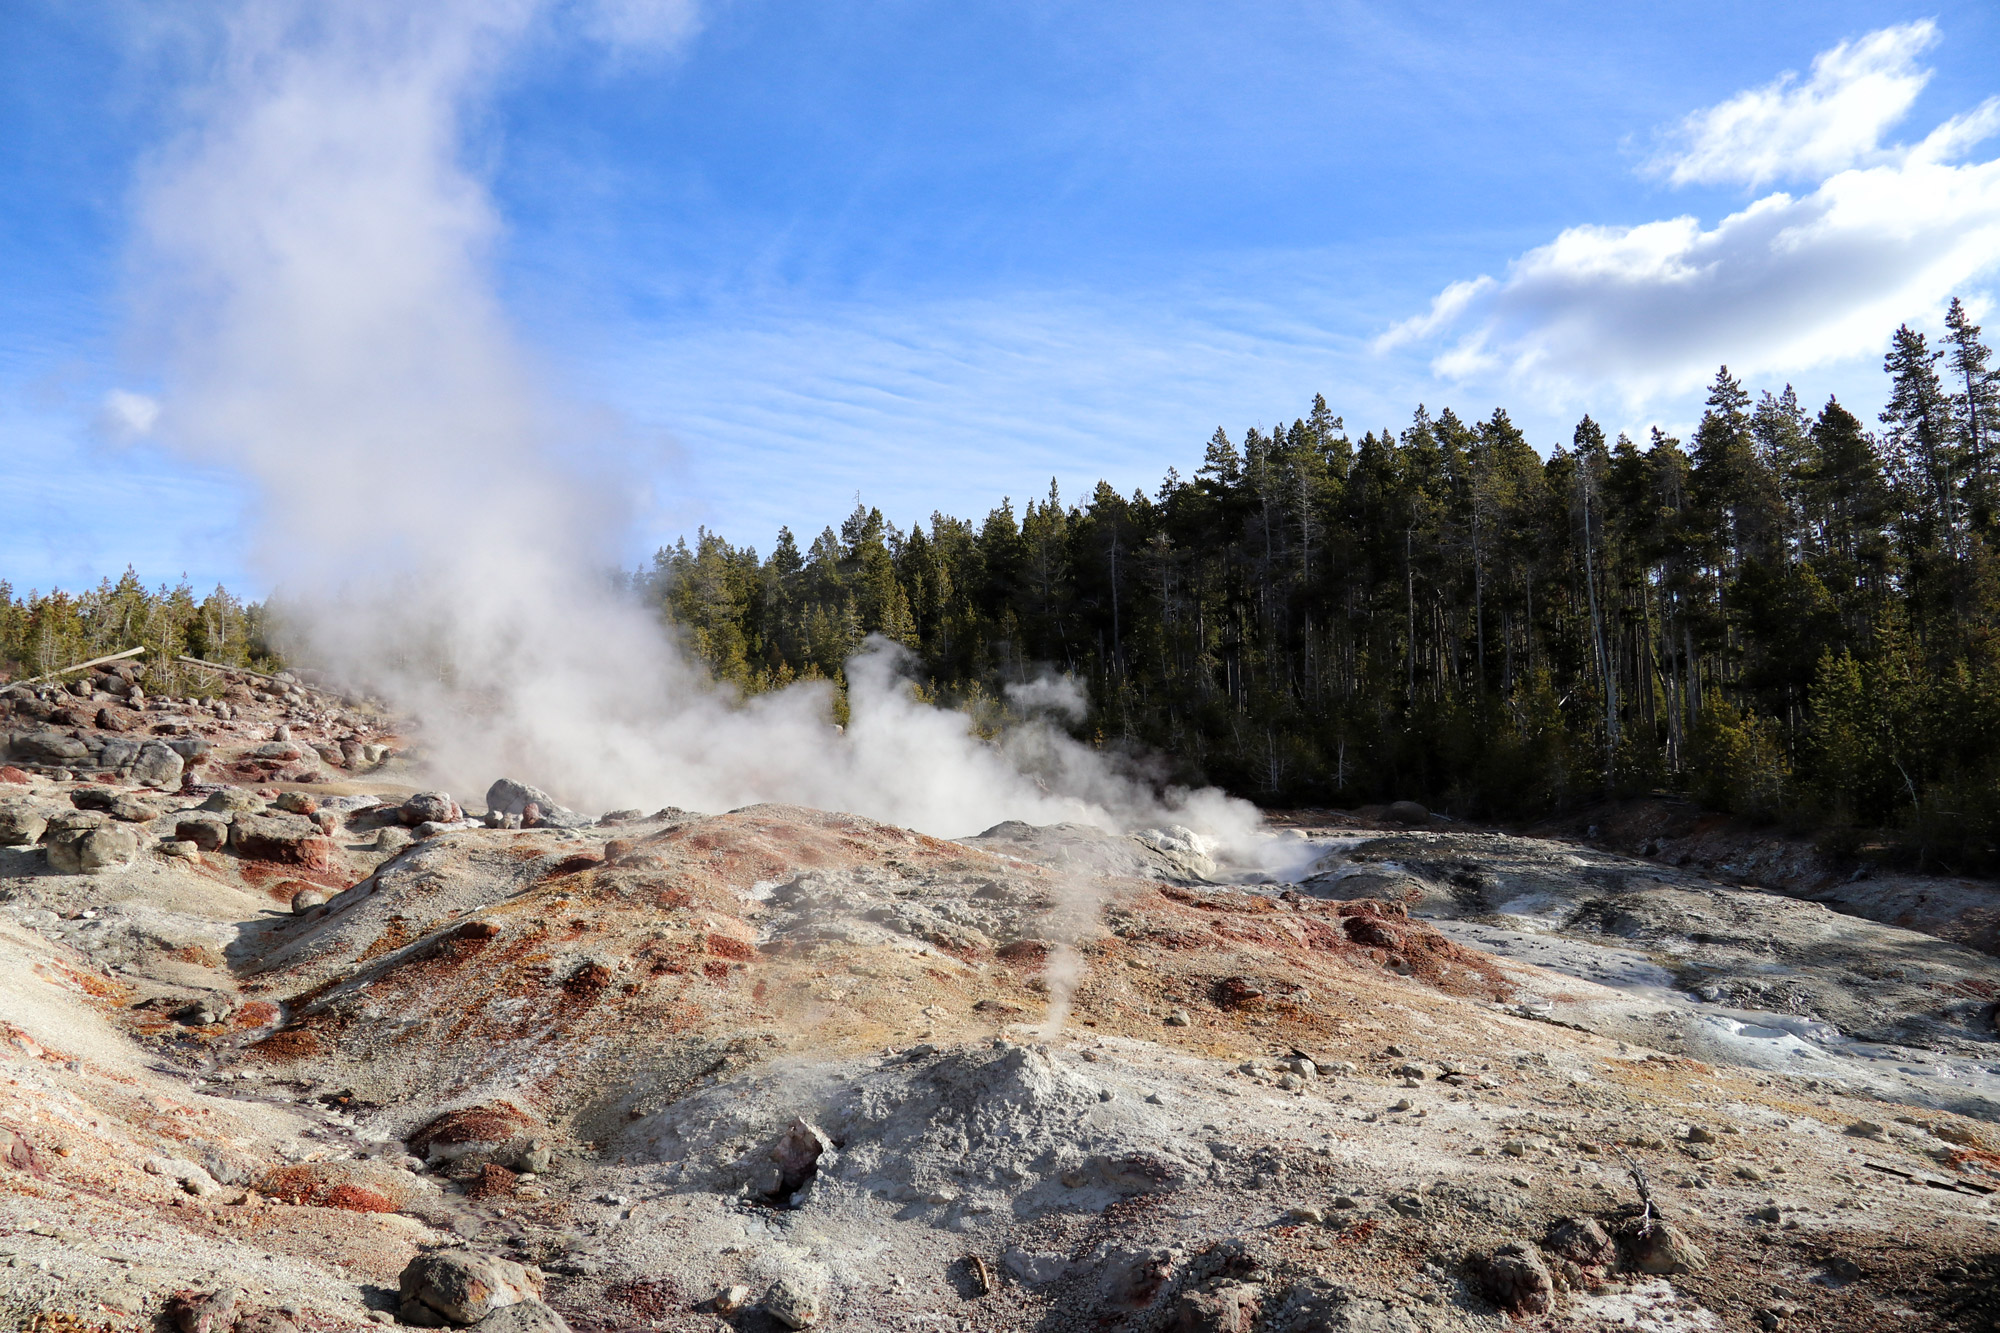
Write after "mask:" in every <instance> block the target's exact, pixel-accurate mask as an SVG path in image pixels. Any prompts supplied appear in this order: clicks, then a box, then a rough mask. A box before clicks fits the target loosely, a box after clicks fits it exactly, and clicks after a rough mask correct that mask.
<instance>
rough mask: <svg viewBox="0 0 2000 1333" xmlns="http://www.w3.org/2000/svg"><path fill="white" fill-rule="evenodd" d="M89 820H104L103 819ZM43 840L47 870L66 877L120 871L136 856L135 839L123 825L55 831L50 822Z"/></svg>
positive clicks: (56, 828) (97, 816)
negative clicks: (47, 856) (46, 847)
mask: <svg viewBox="0 0 2000 1333" xmlns="http://www.w3.org/2000/svg"><path fill="white" fill-rule="evenodd" d="M78 813H82V812H78ZM92 817H93V818H95V819H100V820H101V819H103V816H102V815H93V816H92ZM42 840H43V842H44V843H46V844H47V846H48V850H49V866H50V868H51V869H54V870H60V871H62V872H63V873H65V874H69V875H91V874H96V873H97V872H98V871H100V870H115V869H119V868H122V867H124V866H126V865H128V864H130V863H131V860H132V858H133V857H134V856H137V855H138V854H139V837H138V835H137V834H136V833H134V832H133V831H132V830H131V829H130V828H129V827H127V826H126V825H123V824H112V823H108V822H106V823H94V824H84V825H81V826H77V825H69V826H66V827H62V828H58V827H57V826H56V825H55V823H54V822H53V821H51V823H50V826H49V828H48V829H47V830H46V831H45V832H44V833H43V835H42Z"/></svg>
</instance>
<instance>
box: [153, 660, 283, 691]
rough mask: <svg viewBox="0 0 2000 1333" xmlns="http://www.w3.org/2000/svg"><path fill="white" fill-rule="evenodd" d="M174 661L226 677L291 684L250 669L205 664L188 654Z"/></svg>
mask: <svg viewBox="0 0 2000 1333" xmlns="http://www.w3.org/2000/svg"><path fill="white" fill-rule="evenodd" d="M174 660H175V661H176V662H186V663H187V664H188V665H189V666H198V667H207V668H208V669H209V670H210V671H220V672H223V673H224V674H226V675H236V676H255V677H256V678H257V679H258V680H268V681H274V682H276V683H278V684H281V685H282V684H287V683H289V682H285V681H280V680H278V678H277V677H276V676H273V675H269V674H267V673H266V672H262V671H252V670H251V669H250V668H249V667H240V666H224V665H223V664H222V663H220V662H205V661H203V660H202V659H201V658H199V657H189V656H188V655H187V654H186V653H182V654H181V655H180V656H178V657H176V658H175V659H174Z"/></svg>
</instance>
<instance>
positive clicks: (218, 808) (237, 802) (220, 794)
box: [201, 787, 264, 815]
mask: <svg viewBox="0 0 2000 1333" xmlns="http://www.w3.org/2000/svg"><path fill="white" fill-rule="evenodd" d="M263 808H264V802H263V801H262V800H260V799H259V798H258V797H257V794H256V793H255V792H248V791H245V790H243V788H241V787H224V788H222V790H220V791H214V792H210V793H209V794H208V799H207V800H205V801H203V802H202V803H201V809H203V810H207V811H211V812H213V813H215V814H222V815H244V814H255V813H256V812H257V811H259V810H262V809H263Z"/></svg>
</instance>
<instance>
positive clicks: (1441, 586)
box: [634, 301, 2000, 869]
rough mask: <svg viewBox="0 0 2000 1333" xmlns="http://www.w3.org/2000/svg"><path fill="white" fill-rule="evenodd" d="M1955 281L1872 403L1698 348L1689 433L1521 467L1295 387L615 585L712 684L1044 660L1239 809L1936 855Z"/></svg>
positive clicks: (1959, 398) (1963, 850) (1986, 623)
mask: <svg viewBox="0 0 2000 1333" xmlns="http://www.w3.org/2000/svg"><path fill="white" fill-rule="evenodd" d="M1989 361H1990V351H1989V349H1988V348H1987V347H1986V346H1985V345H1984V344H1983V343H1982V342H1981V340H1980V329H1979V327H1978V326H1976V325H1974V324H1973V323H1972V322H1971V319H1970V317H1969V316H1968V314H1967V312H1966V310H1965V308H1964V306H1963V305H1962V304H1961V303H1960V302H1958V301H1954V302H1953V303H1952V305H1951V308H1950V312H1949V314H1948V316H1947V320H1946V328H1945V335H1944V337H1943V338H1941V339H1940V340H1939V342H1938V345H1936V346H1933V345H1931V343H1930V342H1929V341H1928V340H1927V339H1926V337H1925V336H1924V335H1923V334H1922V333H1919V332H1916V331H1914V330H1912V329H1910V328H1909V327H1907V326H1905V327H1902V328H1899V329H1897V330H1896V332H1895V333H1894V335H1893V336H1892V338H1891V340H1890V348H1889V351H1888V354H1887V356H1886V358H1885V362H1884V370H1885V373H1886V374H1887V376H1888V382H1889V395H1888V402H1887V406H1886V407H1885V408H1884V409H1883V410H1882V411H1881V413H1880V414H1879V416H1878V419H1877V420H1876V421H1875V422H1874V423H1872V425H1871V423H1868V422H1864V421H1863V420H1861V419H1860V418H1859V417H1857V416H1856V415H1855V414H1854V413H1853V412H1851V411H1849V410H1848V409H1847V408H1846V407H1844V406H1842V405H1841V404H1840V403H1839V402H1838V401H1835V400H1833V399H1829V400H1828V401H1827V402H1826V403H1825V404H1824V405H1822V406H1819V407H1818V408H1817V410H1813V409H1811V408H1809V407H1808V406H1807V405H1805V404H1802V403H1801V402H1800V401H1799V400H1798V398H1797V396H1796V395H1795V394H1794V392H1793V391H1792V389H1791V388H1790V386H1786V387H1784V388H1783V389H1782V390H1781V391H1779V392H1775V393H1774V392H1771V391H1769V390H1768V389H1767V390H1764V391H1762V392H1760V393H1756V394H1753V393H1752V392H1751V391H1750V390H1749V389H1747V388H1746V387H1745V386H1744V385H1743V384H1742V383H1741V382H1740V381H1739V380H1738V379H1737V378H1736V377H1735V376H1733V375H1731V374H1730V373H1729V370H1728V368H1727V367H1724V368H1723V369H1721V370H1720V371H1719V372H1718V373H1717V375H1716V377H1715V380H1714V383H1713V384H1712V386H1711V387H1710V390H1709V393H1708V397H1707V403H1706V408H1705V410H1704V412H1703V414H1702V416H1701V419H1700V422H1699V424H1698V425H1697V426H1696V428H1695V430H1694V432H1693V435H1692V438H1691V439H1688V440H1685V441H1684V440H1681V439H1677V438H1675V437H1673V436H1671V435H1669V434H1667V433H1665V432H1664V431H1662V430H1660V429H1659V428H1657V427H1655V428H1654V429H1653V430H1652V431H1651V432H1650V434H1649V437H1648V438H1647V439H1645V440H1644V441H1635V440H1633V439H1630V438H1628V437H1627V436H1625V435H1622V434H1621V435H1619V436H1618V437H1617V438H1616V439H1607V438H1606V435H1605V432H1604V430H1603V429H1602V428H1601V427H1600V426H1599V425H1598V423H1597V422H1596V421H1594V420H1593V419H1592V418H1591V417H1589V416H1585V417H1584V418H1583V419H1582V420H1581V421H1579V422H1578V423H1577V425H1576V428H1575V430H1574V432H1573V434H1572V436H1571V438H1570V439H1569V440H1568V441H1567V442H1564V443H1560V444H1556V445H1554V446H1553V447H1551V448H1549V449H1548V451H1547V455H1546V456H1543V455H1542V454H1541V453H1538V452H1537V450H1536V449H1535V448H1534V447H1533V446H1532V445H1531V444H1530V442H1529V441H1528V439H1527V438H1526V437H1525V436H1524V434H1523V433H1522V431H1521V430H1520V429H1519V428H1518V427H1517V426H1516V425H1515V424H1514V423H1513V421H1512V420H1511V419H1510V418H1509V417H1508V415H1507V413H1506V412H1505V411H1504V410H1496V411H1494V412H1493V414H1492V415H1491V416H1490V417H1487V418H1485V419H1484V420H1478V421H1468V420H1464V419H1462V418H1460V417H1458V416H1457V415H1456V414H1454V413H1453V412H1452V411H1450V410H1448V409H1447V410H1444V411H1440V412H1438V413H1437V414H1436V415H1432V414H1431V413H1430V412H1428V411H1427V410H1425V409H1424V408H1422V407H1419V408H1418V409H1417V410H1416V412H1415V414H1414V416H1413V417H1412V419H1411V420H1410V422H1409V424H1408V425H1407V426H1405V427H1404V428H1402V429H1401V430H1371V431H1368V432H1366V433H1364V434H1362V435H1361V437H1360V438H1359V439H1358V440H1357V439H1355V438H1354V437H1353V435H1352V434H1351V433H1350V432H1349V431H1348V430H1347V428H1346V426H1345V423H1344V422H1343V420H1342V419H1341V418H1340V417H1338V416H1336V415H1334V414H1333V413H1332V411H1331V410H1330V409H1329V408H1328V406H1327V403H1326V401H1325V399H1324V397H1315V398H1314V399H1313V402H1312V406H1311V408H1310V409H1309V410H1308V411H1307V412H1306V413H1305V414H1304V415H1302V416H1299V417H1297V418H1296V419H1294V420H1293V421H1292V423H1291V424H1290V425H1289V426H1285V425H1280V426H1278V427H1276V428H1274V429H1272V430H1270V431H1269V432H1268V433H1267V432H1266V431H1264V430H1262V429H1259V428H1252V429H1250V430H1248V431H1246V432H1244V434H1243V435H1242V437H1241V438H1240V439H1239V438H1232V437H1231V436H1230V435H1229V434H1228V433H1227V432H1226V431H1224V430H1222V429H1219V428H1218V429H1217V430H1216V432H1215V434H1214V435H1213V436H1212V437H1211V438H1210V439H1209V441H1208V444H1207V448H1206V450H1205V452H1204V454H1203V457H1202V460H1201V462H1200V464H1199V465H1198V466H1197V467H1196V468H1195V471H1194V474H1193V476H1191V477H1186V478H1184V477H1182V476H1181V475H1180V474H1179V472H1178V471H1177V470H1175V469H1173V468H1169V469H1168V470H1167V474H1166V477H1165V479H1164V480H1163V481H1162V482H1161V484H1160V486H1159V487H1158V489H1157V490H1156V491H1154V492H1153V493H1151V494H1147V493H1145V492H1144V491H1134V492H1133V493H1132V494H1131V495H1129V496H1128V495H1120V494H1119V493H1118V492H1117V491H1116V490H1115V489H1113V488H1112V487H1111V486H1109V485H1108V484H1105V483H1103V482H1100V483H1099V484H1098V486H1097V488H1096V490H1095V491H1094V492H1093V493H1092V494H1091V496H1090V497H1089V499H1088V500H1087V501H1085V502H1083V503H1068V502H1065V501H1064V499H1063V498H1062V497H1061V496H1060V495H1059V494H1058V493H1057V490H1056V487H1055V485H1054V484H1053V483H1051V485H1050V488H1049V492H1048V495H1047V496H1046V497H1045V498H1041V499H1034V500H1030V501H1028V502H1027V503H1026V504H1025V505H1024V506H1023V507H1022V508H1021V510H1020V511H1019V512H1018V513H1017V512H1016V510H1015V508H1014V506H1013V504H1012V503H1011V501H1008V500H1003V501H1002V502H1001V504H1000V505H999V506H998V507H997V508H995V509H993V510H992V511H991V512H990V513H988V514H987V515H986V516H985V518H984V519H983V520H981V521H979V522H977V523H974V522H972V521H969V520H966V519H961V518H954V517H951V516H949V515H946V514H942V513H935V514H933V515H932V516H931V519H930V522H929V524H928V526H926V525H924V524H921V523H919V524H915V525H912V527H911V528H910V529H909V530H908V531H904V530H901V529H899V528H898V527H896V526H895V525H894V524H892V523H890V522H889V521H887V520H886V519H885V518H884V517H883V515H882V514H881V513H880V511H879V510H876V509H872V508H869V507H866V506H864V505H859V504H857V507H856V508H855V510H854V512H853V513H852V514H851V515H850V516H849V517H848V518H847V520H846V521H845V522H844V523H842V524H841V526H840V528H839V530H838V531H835V530H834V529H832V528H831V527H829V528H828V529H826V530H825V531H823V532H821V533H820V535H819V536H818V537H816V538H814V539H813V540H812V541H811V542H810V544H808V545H806V546H804V547H803V548H802V547H801V546H800V544H799V543H798V541H797V539H796V538H795V537H794V535H793V534H792V533H791V532H790V531H789V530H788V529H787V530H782V531H780V532H779V534H778V537H777V541H776V543H775V545H774V546H773V547H772V549H771V551H770V553H769V554H768V555H761V556H760V555H759V553H758V552H757V551H756V550H755V549H754V548H752V547H737V546H733V545H732V544H731V543H729V542H728V541H726V540H724V539H723V538H721V537H719V536H717V535H716V534H714V533H711V532H708V531H706V530H703V531H702V532H700V533H699V534H698V536H697V538H696V540H695V541H694V542H693V543H692V544H690V543H688V542H687V541H685V540H683V541H681V542H679V543H678V544H676V545H675V546H673V547H670V548H664V549H662V550H661V551H659V552H658V553H657V555H656V556H655V557H654V560H653V562H652V566H651V568H650V569H647V570H644V571H642V572H640V573H639V574H638V575H636V576H635V577H634V585H635V587H636V589H637V590H638V591H639V592H640V593H641V594H642V595H644V596H646V597H648V598H649V599H651V600H653V601H654V602H655V603H656V604H657V605H658V607H659V608H660V610H661V612H662V614H663V615H664V616H665V617H666V618H667V619H668V620H669V621H670V622H671V623H673V624H674V625H676V626H678V627H679V629H680V631H681V632H682V633H683V634H684V635H685V636H686V638H687V640H688V642H689V643H690V645H691V646H692V648H693V650H694V651H695V652H696V653H697V654H698V655H699V656H700V657H701V658H702V660H704V661H705V662H706V663H707V664H708V666H709V668H710V670H711V671H712V672H713V673H714V675H715V676H716V678H717V679H718V680H720V681H722V682H726V683H727V684H729V685H731V686H734V687H735V688H737V689H740V690H743V691H746V692H757V691H761V690H766V689H772V688H777V687H781V686H783V685H785V684H788V683H790V682H791V681H794V680H798V679H802V678H812V677H824V678H826V679H829V680H831V681H833V682H834V683H835V684H836V686H839V685H840V684H841V683H842V669H843V667H842V664H843V663H844V662H845V660H846V659H847V657H848V656H849V655H850V654H851V653H853V652H854V651H855V650H856V649H857V648H859V647H860V646H861V644H862V643H863V641H864V639H865V638H866V636H869V635H881V636H883V637H885V638H888V639H891V640H894V641H896V642H898V643H900V644H903V645H905V646H906V647H907V648H908V649H909V650H910V652H911V653H912V654H913V658H914V669H915V671H916V674H917V676H918V684H919V688H920V689H921V690H922V691H923V692H924V693H926V694H927V695H928V696H931V697H935V698H937V699H938V700H940V701H943V702H947V703H957V704H961V705H966V706H971V707H975V708H976V707H983V706H987V705H990V704H991V702H992V701H994V700H996V699H997V698H999V697H1000V696H1001V694H1002V691H1003V688H1004V686H1005V685H1006V684H1007V683H1009V682H1011V681H1019V680H1023V679H1026V678H1028V677H1029V676H1031V675H1032V674H1033V673H1035V672H1037V671H1038V670H1043V669H1047V668H1054V669H1056V670H1059V671H1063V672H1067V673H1069V674H1071V675H1072V676H1074V677H1075V678H1076V679H1077V680H1078V681H1079V682H1081V683H1082V684H1083V685H1084V686H1085V687H1086V688H1087V692H1088V696H1089V699H1090V713H1089V716H1088V717H1087V718H1086V720H1085V721H1084V722H1083V723H1082V724H1081V725H1080V727H1079V731H1080V733H1081V734H1083V735H1084V736H1086V737H1087V738H1089V739H1092V740H1094V741H1096V742H1097V743H1099V744H1103V745H1107V746H1129V747H1139V748H1146V749H1151V750H1154V751H1158V752H1163V753H1164V754H1166V755H1168V756H1170V757H1171V759H1172V761H1173V763H1174V764H1175V765H1177V766H1178V775H1179V776H1180V777H1182V778H1184V779H1186V780H1189V781H1201V782H1213V783H1218V784H1220V785H1222V786H1224V787H1227V788H1229V789H1231V790H1233V791H1236V792H1238V793H1241V794H1244V795H1249V796H1252V797H1255V798H1258V799H1260V800H1264V801H1269V802H1311V803H1353V802H1359V801H1364V800H1368V799H1384V798H1399V797H1408V798H1413V799H1418V800H1424V801H1427V802H1429V803H1431V804H1433V805H1436V806H1439V807H1441V808H1445V809H1448V810H1451V811H1454V812H1456V813H1459V814H1461V815H1464V816H1469V817H1479V818H1518V817H1522V816H1528V815H1532V814H1537V813H1541V812H1546V811H1552V810H1557V809H1561V808H1564V807H1566V806H1571V805H1574V804H1576V803H1578V802H1581V801H1586V800H1592V799H1596V798H1598V797H1600V796H1603V795H1606V794H1618V795H1629V794H1635V793H1645V792H1673V793H1680V794H1685V795H1688V796H1691V797H1693V798H1696V799H1698V800H1701V801H1703V802H1705V803H1707V804H1709V805H1712V806H1715V807H1718V808H1721V809H1724V810H1728V811H1732V812H1735V813H1738V814H1742V815H1746V816H1750V817H1754V818H1760V819H1784V820H1787V821H1791V822H1794V823H1797V824H1802V825H1811V826H1815V827H1819V828H1823V829H1825V830H1827V831H1828V834H1829V836H1831V837H1833V838H1835V839H1837V840H1845V841H1847V842H1849V843H1853V844H1859V843H1862V842H1867V841H1882V840H1886V841H1887V842H1888V843H1889V844H1891V845H1893V846H1894V847H1895V848H1896V849H1898V850H1900V851H1903V852H1907V853H1909V854H1910V855H1912V856H1914V857H1916V858H1917V859H1919V860H1921V861H1924V862H1927V863H1931V864H1936V865H1945V866H1952V867H1957V868H1963V869H1976V868H1990V867H1992V866H1994V864H1995V862H1996V858H2000V853H1996V846H2000V843H1996V835H2000V743H1997V742H2000V636H1996V629H2000V568H1997V567H1996V560H1995V548H1996V544H2000V459H1996V457H1995V453H1996V445H1997V444H2000V376H1996V373H1995V371H1994V369H1993V368H1992V367H1991V366H1990V365H1989Z"/></svg>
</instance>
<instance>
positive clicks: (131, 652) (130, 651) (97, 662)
mask: <svg viewBox="0 0 2000 1333" xmlns="http://www.w3.org/2000/svg"><path fill="white" fill-rule="evenodd" d="M145 651H146V650H145V649H144V648H127V649H126V650H125V651H124V652H122V653H113V654H111V655H110V656H109V657H93V658H91V659H90V660H89V661H88V662H78V663H77V664H76V665H74V666H66V667H63V668H62V669H61V670H59V671H45V672H43V673H42V674H41V675H39V676H30V677H28V679H26V680H17V681H14V682H13V683H14V684H16V685H39V684H41V683H42V682H43V681H45V680H54V679H55V678H56V677H57V676H67V675H68V674H69V673H70V672H72V671H87V670H89V669H90V668H91V667H94V666H103V665H104V664H105V663H107V662H122V661H124V660H125V659H126V658H128V657H137V656H138V655H139V654H140V653H143V652H145Z"/></svg>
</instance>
